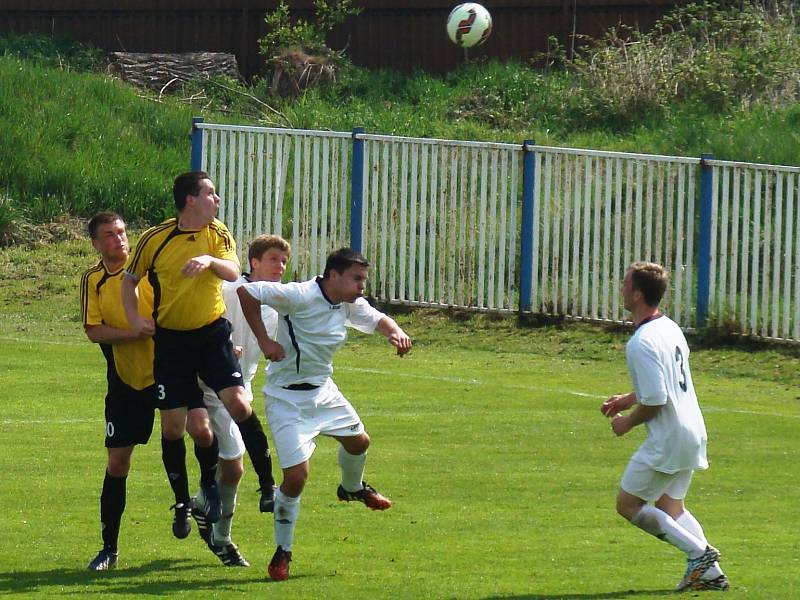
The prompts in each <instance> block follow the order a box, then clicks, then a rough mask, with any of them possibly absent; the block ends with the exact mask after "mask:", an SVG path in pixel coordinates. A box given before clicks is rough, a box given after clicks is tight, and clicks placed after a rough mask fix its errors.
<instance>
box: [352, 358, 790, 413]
mask: <svg viewBox="0 0 800 600" xmlns="http://www.w3.org/2000/svg"><path fill="white" fill-rule="evenodd" d="M336 369H337V370H339V371H353V372H356V373H373V374H375V375H389V376H394V377H408V378H411V379H425V380H430V381H446V382H448V383H458V384H462V385H494V386H496V387H498V388H512V389H517V390H530V391H531V392H535V391H542V390H545V391H548V392H556V393H561V394H568V395H570V396H580V397H582V398H591V399H597V400H605V399H606V398H608V396H604V395H601V394H591V393H588V392H581V391H578V390H570V389H566V388H557V387H543V386H541V385H521V384H513V383H500V384H496V383H489V382H488V381H481V380H480V379H466V378H463V377H442V376H440V375H420V374H417V373H400V372H398V371H386V370H382V369H368V368H365V367H336ZM702 409H703V412H719V413H731V414H738V415H759V416H764V417H779V418H781V417H785V418H789V419H800V415H788V414H783V413H775V412H763V411H757V410H740V409H736V408H725V407H721V406H709V405H707V404H704V405H702Z"/></svg>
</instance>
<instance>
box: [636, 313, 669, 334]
mask: <svg viewBox="0 0 800 600" xmlns="http://www.w3.org/2000/svg"><path fill="white" fill-rule="evenodd" d="M663 316H664V313H658V314H656V315H650V316H649V317H647V318H646V319H644V320H643V321H642V322H641V323H639V324H638V325H637V326H636V328H635V329H634V331H636V330H637V329H639V328H640V327H641V326H642V325H647V324H648V323H649V322H650V321H655V320H656V319H660V318H661V317H663Z"/></svg>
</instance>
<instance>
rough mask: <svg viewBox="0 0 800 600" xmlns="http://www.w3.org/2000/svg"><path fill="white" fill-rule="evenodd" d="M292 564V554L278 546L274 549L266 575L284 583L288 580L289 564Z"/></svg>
mask: <svg viewBox="0 0 800 600" xmlns="http://www.w3.org/2000/svg"><path fill="white" fill-rule="evenodd" d="M290 562H292V553H291V552H287V551H286V550H284V549H283V548H281V547H280V546H278V547H277V548H276V549H275V554H273V555H272V560H271V561H269V566H268V567H267V573H269V576H270V577H271V578H272V579H274V580H275V581H284V580H286V579H288V578H289V563H290Z"/></svg>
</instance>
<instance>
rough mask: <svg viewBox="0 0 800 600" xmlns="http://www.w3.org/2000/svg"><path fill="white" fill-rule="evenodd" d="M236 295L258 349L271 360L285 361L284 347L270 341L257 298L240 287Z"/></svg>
mask: <svg viewBox="0 0 800 600" xmlns="http://www.w3.org/2000/svg"><path fill="white" fill-rule="evenodd" d="M236 295H237V296H239V303H240V304H241V305H242V314H243V315H244V318H245V319H246V320H247V324H248V325H250V329H252V331H253V335H255V336H256V340H258V347H259V348H261V352H263V353H264V356H266V357H267V358H268V359H269V360H272V361H275V362H279V361H281V360H283V359H284V357H285V356H286V354H285V353H284V351H283V346H281V345H280V344H279V343H278V342H276V341H274V340H272V339H270V337H269V335H268V334H267V328H266V327H264V321H263V320H262V319H261V303H260V302H259V301H258V299H257V298H254V297H253V296H251V295H250V293H249V292H248V291H247V290H246V289H245V288H244V286H239V288H237V289H236Z"/></svg>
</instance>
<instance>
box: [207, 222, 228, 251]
mask: <svg viewBox="0 0 800 600" xmlns="http://www.w3.org/2000/svg"><path fill="white" fill-rule="evenodd" d="M208 228H209V229H213V230H214V231H216V232H217V233H218V234H219V236H220V237H221V238H222V239H223V241H224V243H225V250H227V251H231V250H232V249H233V237H232V235H231V232H230V230H229V229H228V228H227V227H226V226H225V224H224V223H223V222H222V221H217V220H216V219H214V220H213V221H211V223H209V224H208Z"/></svg>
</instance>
